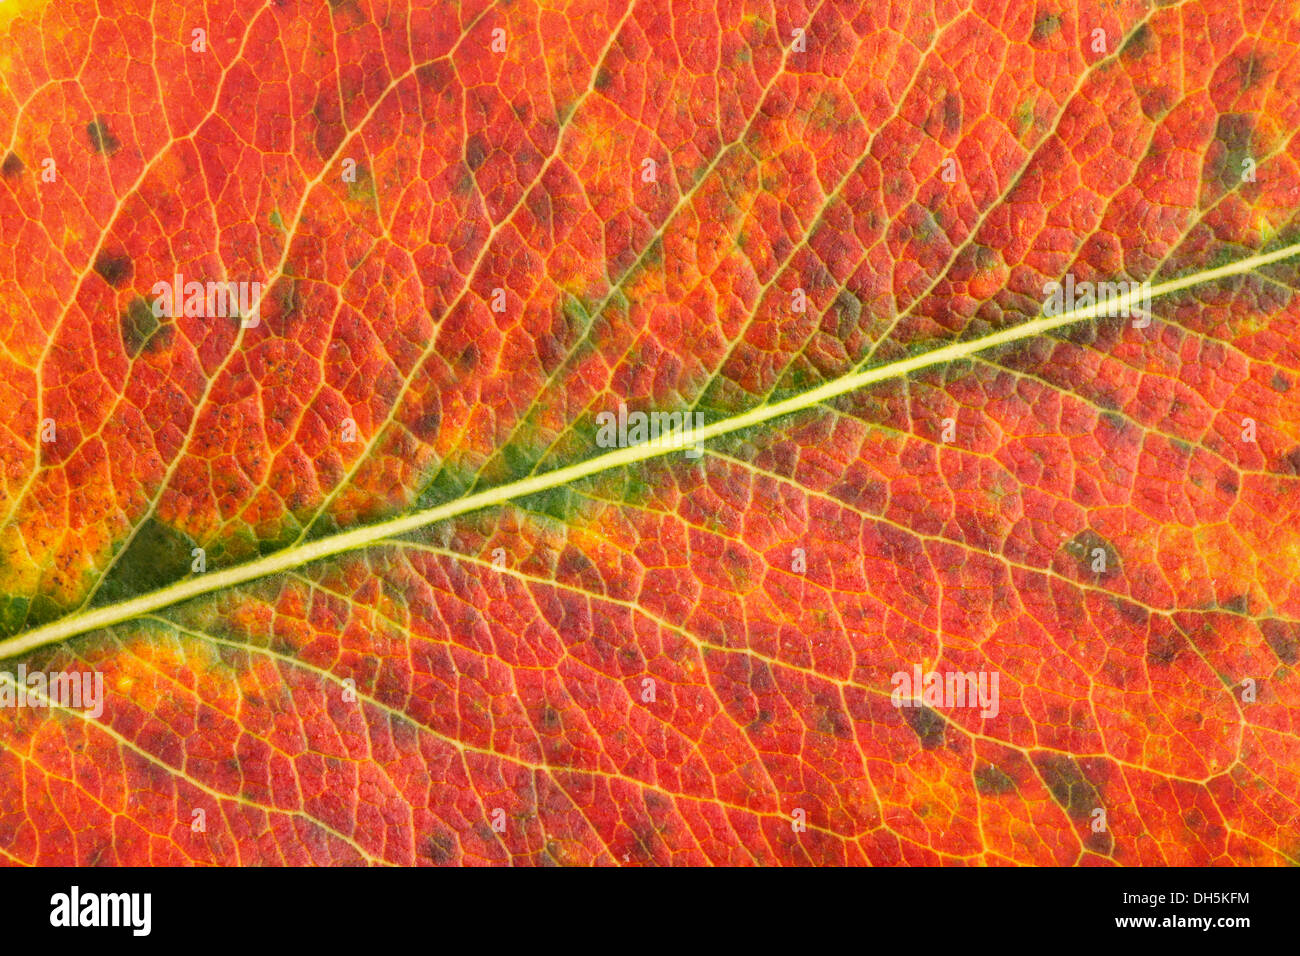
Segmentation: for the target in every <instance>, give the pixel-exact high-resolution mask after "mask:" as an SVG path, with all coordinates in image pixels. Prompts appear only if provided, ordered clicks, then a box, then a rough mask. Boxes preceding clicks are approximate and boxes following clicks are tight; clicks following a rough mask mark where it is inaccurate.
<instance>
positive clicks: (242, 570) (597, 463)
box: [0, 242, 1300, 658]
mask: <svg viewBox="0 0 1300 956" xmlns="http://www.w3.org/2000/svg"><path fill="white" fill-rule="evenodd" d="M1296 254H1300V242H1297V243H1294V244H1292V245H1289V246H1286V247H1285V248H1282V249H1278V250H1275V251H1274V252H1268V253H1261V254H1259V255H1255V256H1249V257H1247V258H1244V259H1238V260H1237V261H1235V262H1230V263H1228V264H1227V265H1224V266H1219V267H1217V268H1214V269H1206V270H1204V271H1202V272H1196V273H1193V274H1191V275H1187V276H1183V277H1182V278H1180V279H1173V280H1171V281H1169V282H1162V283H1160V284H1159V285H1156V286H1152V287H1151V290H1150V296H1151V298H1152V299H1155V298H1157V297H1159V296H1165V295H1169V294H1170V293H1173V292H1178V291H1180V290H1182V289H1188V288H1191V287H1192V286H1197V285H1202V284H1204V283H1207V282H1213V281H1215V280H1217V279H1224V278H1228V277H1231V276H1237V275H1243V274H1245V273H1248V272H1252V271H1254V270H1256V269H1260V268H1262V267H1264V266H1267V265H1270V264H1271V263H1274V262H1278V261H1281V260H1282V259H1287V258H1289V257H1291V256H1294V255H1296ZM1140 299H1141V292H1140V290H1139V289H1136V288H1135V289H1131V290H1130V291H1129V292H1127V293H1125V294H1124V295H1122V296H1120V297H1119V298H1118V299H1115V300H1111V301H1109V302H1107V303H1104V304H1100V303H1099V304H1094V305H1091V306H1089V307H1087V308H1083V309H1072V310H1070V311H1068V312H1063V313H1061V314H1060V315H1054V316H1041V317H1039V318H1037V319H1033V320H1031V321H1029V322H1025V323H1022V324H1020V325H1014V326H1011V327H1010V328H1006V329H1002V330H1000V331H997V332H991V333H989V334H988V335H984V336H981V337H980V338H977V339H971V340H969V341H966V342H954V343H953V344H951V345H945V346H943V347H942V348H937V349H932V350H930V351H928V352H922V353H921V354H919V355H914V356H912V357H910V358H906V359H900V360H898V361H896V362H890V363H888V364H886V365H881V366H878V367H876V368H872V369H867V370H866V371H862V372H855V373H853V374H850V375H845V376H842V377H841V378H837V379H835V380H834V381H831V382H826V383H824V384H822V385H819V386H817V387H816V388H813V389H809V390H808V391H806V392H802V393H800V394H799V395H795V396H793V397H791V398H787V399H784V400H783V401H780V402H776V403H775V404H772V405H763V406H760V407H758V408H753V409H750V410H749V411H747V412H742V413H741V414H739V415H733V416H731V417H730V418H724V419H722V420H720V421H716V422H713V423H712V424H709V425H705V426H704V427H703V428H697V429H695V431H694V433H693V434H691V435H689V436H686V437H689V441H690V444H694V443H695V442H701V441H708V440H710V439H713V438H718V437H720V436H722V435H726V434H729V433H731V432H734V431H739V430H740V429H743V428H751V427H753V426H754V425H759V424H762V423H763V422H767V421H771V420H772V419H774V418H780V417H781V416H783V415H789V414H792V413H794V412H798V411H803V410H804V409H807V408H811V407H812V406H814V405H818V404H820V403H822V402H825V401H828V400H829V399H832V398H835V397H836V396H839V395H843V394H845V393H846V392H851V391H854V390H856V389H859V388H862V387H864V386H866V385H872V384H874V383H876V382H880V381H884V380H886V379H890V378H897V377H898V376H900V375H906V374H907V373H909V372H914V371H917V370H918V369H923V368H929V367H930V366H932V365H940V364H943V363H944V362H955V361H958V360H960V359H963V358H967V357H969V356H971V355H973V354H975V353H976V352H982V351H984V350H985V349H990V348H995V347H997V346H999V345H1009V344H1011V343H1013V342H1019V341H1022V340H1024V339H1028V338H1032V337H1033V336H1035V335H1041V334H1042V333H1044V332H1050V331H1052V330H1053V329H1058V328H1061V327H1062V326H1065V325H1071V324H1073V323H1075V322H1082V321H1084V320H1086V319H1092V318H1097V317H1098V315H1099V313H1100V312H1101V311H1102V310H1103V309H1105V310H1108V311H1110V310H1113V311H1115V312H1122V311H1123V310H1125V309H1127V308H1128V307H1130V306H1132V305H1135V304H1137V303H1138V302H1139V301H1140ZM682 439H683V436H682V435H681V434H680V433H676V434H674V435H669V436H667V437H664V436H660V440H659V441H658V442H657V443H656V444H653V445H652V444H642V445H636V446H633V447H631V448H616V449H614V450H612V451H609V452H606V453H605V454H603V455H597V456H596V457H594V458H589V459H588V460H586V461H583V462H579V463H578V464H576V465H569V466H567V467H565V468H557V469H556V470H554V471H548V472H546V473H545V474H541V475H533V476H531V477H528V478H522V479H520V480H519V481H514V482H511V483H509V484H506V485H501V486H499V487H497V488H490V489H488V490H487V491H480V492H478V493H476V494H472V495H469V496H467V497H464V498H459V499H457V500H456V501H450V502H447V503H446V504H442V505H438V506H437V507H434V508H427V509H425V510H423V511H417V512H414V513H412V514H409V515H404V516H402V517H400V518H393V519H390V520H388V521H383V522H380V523H378V524H373V525H366V526H364V527H361V528H354V529H352V530H350V531H343V532H340V533H338V534H334V535H330V536H329V537H327V538H320V539H318V540H316V541H310V542H306V543H304V544H301V545H297V546H294V547H291V548H287V549H285V550H284V551H278V552H276V553H274V554H270V555H267V556H266V557H264V558H259V559H258V560H256V561H250V562H248V563H247V564H241V565H237V566H235V567H232V568H225V569H223V570H220V571H210V572H207V573H204V574H201V575H197V576H195V577H190V578H185V579H183V580H181V581H177V582H176V583H175V584H171V585H168V586H167V587H165V588H160V589H159V590H157V591H151V592H149V593H148V594H142V595H140V596H138V597H134V598H131V599H130V600H127V601H121V602H119V603H116V604H110V605H107V606H104V607H99V608H94V609H93V610H89V611H85V612H82V613H79V614H73V615H69V616H68V617H63V618H60V619H58V620H56V621H51V622H50V623H49V624H46V625H44V626H43V627H39V628H37V629H35V630H32V631H28V632H26V633H24V634H19V635H16V636H14V637H11V638H9V639H8V640H5V641H0V658H5V657H12V656H14V655H16V654H23V653H26V652H27V651H30V650H32V649H33V648H37V647H42V646H44V645H46V644H53V643H56V642H58V641H62V640H66V639H67V638H69V637H73V636H75V635H77V634H84V633H85V632H87V631H92V630H95V629H96V628H101V627H109V626H111V625H114V624H120V623H121V622H123V621H128V620H130V619H131V618H134V617H138V616H140V615H142V614H147V613H150V612H152V611H156V610H158V609H159V608H163V607H167V606H168V605H171V604H176V603H178V602H180V601H185V600H189V599H190V598H194V597H198V596H200V595H203V594H209V593H211V592H213V591H220V590H222V589H224V588H228V587H234V586H235V585H238V584H244V583H246V582H248V581H253V580H256V579H258V578H264V577H267V576H269V575H272V574H276V573H278V572H280V571H287V570H289V569H290V568H296V567H300V566H301V565H304V564H308V563H310V562H312V561H318V560H320V559H321V558H327V557H331V556H333V555H336V554H343V553H344V552H347V551H355V550H358V549H360V548H364V547H366V546H368V545H372V544H375V543H376V542H379V541H382V540H383V539H385V538H393V537H396V536H398V535H401V534H405V533H407V532H409V531H413V530H415V529H416V528H421V527H424V526H425V525H429V524H433V523H434V522H437V521H445V520H447V519H448V518H454V517H457V516H458V515H463V514H466V513H468V512H471V511H477V510H478V509H480V508H488V507H491V506H493V505H500V504H503V503H505V502H506V501H509V500H511V499H514V498H521V497H524V496H526V495H531V494H535V493H536V492H539V491H545V490H547V489H549V488H555V487H557V486H559V485H564V484H568V483H569V482H572V481H577V480H579V479H581V478H587V477H590V476H591V475H594V474H598V473H600V472H602V471H608V470H609V469H611V468H619V467H622V466H624V465H631V464H635V463H636V462H639V461H645V460H646V459H648V458H656V457H658V456H660V455H665V454H668V453H670V452H673V451H680V450H681V449H682V448H683V447H684V446H685V445H686V444H687V442H685V441H683V440H682Z"/></svg>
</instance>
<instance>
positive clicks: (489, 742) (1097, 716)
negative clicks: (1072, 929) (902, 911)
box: [0, 0, 1300, 865]
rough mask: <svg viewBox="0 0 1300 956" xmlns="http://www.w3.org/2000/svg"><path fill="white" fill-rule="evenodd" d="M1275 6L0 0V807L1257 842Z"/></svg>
mask: <svg viewBox="0 0 1300 956" xmlns="http://www.w3.org/2000/svg"><path fill="white" fill-rule="evenodd" d="M1298 28H1300V20H1297V16H1296V12H1295V11H1294V10H1293V9H1290V8H1289V7H1288V6H1287V5H1286V4H1273V5H1268V4H1264V5H1258V6H1257V7H1250V8H1249V9H1248V10H1247V9H1244V8H1241V7H1239V6H1232V5H1223V4H1219V3H1216V2H1213V0H1187V2H1184V3H1181V4H1177V5H1172V6H1165V7H1155V6H1148V5H1144V4H1135V3H1128V4H1120V5H1118V6H1116V5H1113V4H1099V3H1086V4H1081V5H1074V6H1069V7H1067V6H1065V5H1052V4H1050V3H1047V2H1041V3H1038V4H1037V5H1031V4H1021V3H1010V4H1004V5H997V4H984V5H982V6H975V7H961V6H958V5H952V4H925V3H917V4H911V5H901V6H893V7H881V6H879V5H874V4H857V3H818V4H815V5H801V4H794V5H789V4H784V3H783V4H777V5H771V4H753V5H729V6H725V7H720V6H717V5H706V4H703V3H699V2H695V0H691V2H682V3H676V4H669V3H664V2H653V0H638V2H636V3H612V4H606V3H585V4H584V3H578V4H571V5H568V6H567V7H566V8H565V9H564V11H563V12H560V11H557V10H555V9H552V8H549V7H540V6H537V5H534V4H532V3H530V2H526V0H519V2H515V3H512V4H508V5H496V4H489V3H477V4H436V5H427V4H425V5H418V6H415V7H405V6H402V5H400V4H399V5H397V6H393V5H383V6H381V5H373V4H369V3H367V2H365V0H338V2H331V4H329V5H316V4H307V3H295V2H293V0H288V2H284V3H276V4H269V5H259V4H247V3H236V4H233V5H228V4H218V5H213V6H211V7H209V8H206V9H199V8H195V7H192V6H184V5H179V6H178V5H167V4H161V5H159V4H143V3H139V2H135V0H120V2H118V0H112V2H109V3H107V4H104V3H98V4H96V3H79V4H78V3H72V4H54V3H52V2H48V0H22V2H19V3H16V4H10V5H6V6H5V7H3V8H0V33H2V34H3V40H2V41H0V78H2V80H3V83H2V84H0V132H2V133H3V135H4V139H5V141H6V142H7V143H8V144H9V146H8V149H7V152H6V154H5V156H4V159H3V165H2V167H0V181H2V182H3V186H4V188H3V190H0V218H2V219H3V236H4V240H5V247H6V250H7V254H6V255H5V256H3V257H0V289H2V290H3V292H2V293H0V301H3V303H4V305H5V308H6V314H5V317H4V324H3V331H4V348H3V349H2V350H0V388H2V389H3V391H2V392H0V395H3V399H4V402H5V405H6V407H7V408H8V409H9V411H10V414H9V421H8V427H7V428H6V429H5V430H3V431H0V461H2V463H3V484H2V485H0V506H2V507H3V516H0V521H3V525H2V526H0V527H2V530H0V572H2V573H0V594H3V604H0V628H2V629H3V633H5V634H6V635H8V636H7V637H6V638H5V639H4V640H3V641H2V642H0V648H2V649H3V653H4V655H5V656H6V658H8V659H7V660H6V663H5V667H6V668H7V670H6V671H5V672H4V673H3V674H0V704H3V705H4V706H3V708H0V709H2V710H3V713H0V744H2V745H3V746H2V747H0V801H2V804H0V849H2V850H3V852H4V855H5V856H6V858H8V859H10V860H13V861H17V862H22V863H37V864H58V863H77V864H87V863H136V864H140V863H153V864H173V863H188V862H200V863H209V862H215V863H227V864H233V863H240V864H253V863H263V864H265V863H355V862H379V863H396V864H414V863H507V862H513V863H557V862H558V863H614V864H619V863H755V862H757V863H807V862H818V863H854V864H856V863H868V862H869V863H875V864H914V863H990V864H1000V863H1033V864H1045V863H1087V864H1099V863H1116V864H1133V865H1144V864H1188V863H1190V864H1209V863H1240V864H1250V863H1266V864H1272V863H1283V862H1292V863H1294V862H1298V861H1300V808H1298V807H1297V798H1296V794H1297V793H1298V792H1300V734H1298V733H1297V730H1296V727H1297V720H1298V717H1300V713H1298V709H1300V678H1298V677H1297V674H1296V670H1295V665H1296V662H1297V656H1298V649H1300V589H1298V588H1297V585H1296V583H1295V582H1296V580H1297V572H1300V537H1297V533H1296V530H1295V528H1296V525H1297V521H1298V520H1300V494H1298V493H1297V490H1298V487H1300V478H1298V475H1300V424H1298V423H1300V407H1298V405H1297V402H1298V401H1300V398H1297V396H1300V388H1296V385H1297V381H1298V380H1300V351H1297V348H1296V345H1295V343H1296V342H1297V341H1300V303H1297V301H1296V297H1295V295H1294V289H1295V287H1296V285H1297V282H1300V274H1298V273H1297V267H1296V259H1295V258H1291V256H1292V254H1293V253H1295V252H1296V251H1297V243H1298V242H1300V219H1298V215H1297V213H1298V210H1300V166H1298V162H1300V146H1298V145H1297V141H1296V138H1295V135H1294V130H1296V129H1297V128H1300V69H1297V68H1296V56H1297V41H1296V37H1297V35H1300V34H1298V33H1297V29H1298ZM189 283H198V284H199V285H198V292H197V294H196V293H194V292H193V291H192V290H191V289H190V288H189ZM226 283H234V286H233V287H230V288H229V289H228V288H227V286H226V285H225V284H226ZM1052 283H1058V284H1059V286H1057V287H1053V286H1052V285H1051V284H1052ZM1103 283H1124V285H1123V286H1115V287H1114V288H1113V289H1112V290H1111V291H1113V292H1115V294H1116V295H1118V296H1119V298H1117V299H1115V298H1112V299H1109V300H1107V302H1108V305H1107V306H1106V308H1103V303H1102V302H1099V301H1095V299H1094V297H1093V296H1092V293H1093V292H1094V291H1095V292H1097V293H1100V292H1101V289H1102V285H1101V284H1103ZM1143 283H1146V284H1148V285H1141V284H1143ZM209 284H210V285H209ZM241 284H242V285H241ZM1130 284H1131V285H1130ZM1054 288H1055V289H1056V290H1057V291H1059V292H1060V295H1061V300H1060V301H1059V302H1053V301H1052V291H1051V290H1053V289H1054ZM228 291H229V292H230V293H231V295H230V296H228V297H227V296H225V295H224V293H226V292H228ZM218 292H219V293H222V294H223V295H220V296H219V295H217V293H218ZM1067 295H1068V301H1067V298H1066V297H1067ZM164 300H166V301H165V302H164ZM1045 300H1046V304H1045ZM1040 313H1045V314H1043V315H1040ZM620 406H621V409H620ZM646 413H658V414H675V415H677V416H678V417H677V418H676V419H673V420H672V421H673V422H675V423H678V424H679V425H680V424H681V423H689V424H691V425H694V423H695V422H696V420H697V419H696V417H695V416H697V415H698V416H700V417H701V420H702V421H703V422H704V423H705V424H704V431H703V432H699V431H696V432H694V433H692V434H683V433H682V432H680V431H678V432H677V433H676V434H675V435H674V436H673V438H674V440H676V444H673V443H672V442H669V443H665V442H663V441H660V440H656V441H655V442H647V443H642V444H637V441H638V438H645V437H648V436H646V435H638V433H637V427H638V424H639V423H641V422H642V421H643V419H642V418H640V417H639V416H643V415H645V414H646ZM683 414H686V415H689V417H687V418H682V417H681V416H682V415H683ZM656 421H657V422H659V421H660V420H656ZM664 421H666V420H664ZM667 427H670V426H667V425H665V428H667ZM697 442H698V447H696V445H697ZM611 446H612V447H611ZM51 673H54V674H60V675H78V676H79V677H80V676H84V677H85V678H86V683H85V684H79V685H78V689H79V690H84V691H85V694H86V699H84V700H81V701H79V702H72V701H70V699H69V698H68V696H67V695H68V694H69V693H70V690H71V685H70V684H68V683H66V682H62V681H58V682H50V683H47V684H46V686H45V687H43V688H42V687H40V686H39V685H38V684H33V683H32V681H33V680H34V679H35V677H36V675H46V674H51ZM930 675H935V676H934V677H931V676H930ZM964 675H970V683H969V686H968V685H967V684H966V683H965V677H964ZM96 679H102V685H97V684H96V683H95V680H96ZM918 679H919V686H913V685H914V684H917V683H918ZM936 679H937V680H938V681H939V686H937V687H936V685H935V684H934V680H936ZM101 687H102V693H100V692H98V691H99V688H101ZM956 691H961V692H962V696H961V698H960V699H958V697H957V696H956V693H955V692H956ZM966 691H969V692H970V695H971V696H972V697H973V698H976V699H969V700H968V699H966V696H967V694H966ZM931 692H935V693H936V696H934V697H931V696H930V694H931ZM6 701H7V702H6ZM20 704H21V706H19V705H20Z"/></svg>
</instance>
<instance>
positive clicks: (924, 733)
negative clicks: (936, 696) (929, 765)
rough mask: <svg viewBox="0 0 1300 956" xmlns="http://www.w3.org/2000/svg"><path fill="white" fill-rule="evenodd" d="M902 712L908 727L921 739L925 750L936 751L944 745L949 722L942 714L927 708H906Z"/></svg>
mask: <svg viewBox="0 0 1300 956" xmlns="http://www.w3.org/2000/svg"><path fill="white" fill-rule="evenodd" d="M902 711H903V719H904V720H906V721H907V726H909V727H911V728H912V732H913V733H915V734H916V736H918V737H920V738H921V747H922V748H923V749H925V750H934V749H935V748H936V747H939V746H941V745H942V744H943V738H944V729H945V727H946V725H947V721H945V720H944V719H943V716H942V715H941V714H939V713H938V712H936V711H934V710H931V709H930V708H929V707H925V706H921V707H904V708H902Z"/></svg>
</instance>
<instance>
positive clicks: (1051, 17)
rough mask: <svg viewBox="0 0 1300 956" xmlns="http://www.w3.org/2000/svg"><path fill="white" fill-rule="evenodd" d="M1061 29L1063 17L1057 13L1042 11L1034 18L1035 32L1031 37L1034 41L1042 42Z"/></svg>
mask: <svg viewBox="0 0 1300 956" xmlns="http://www.w3.org/2000/svg"><path fill="white" fill-rule="evenodd" d="M1059 29H1061V18H1060V17H1059V16H1057V15H1056V14H1055V13H1040V14H1039V15H1038V17H1037V19H1035V20H1034V32H1033V35H1032V36H1031V37H1030V40H1031V42H1033V43H1042V42H1043V41H1044V40H1046V39H1047V38H1048V37H1050V36H1052V35H1053V34H1055V33H1056V31H1057V30H1059Z"/></svg>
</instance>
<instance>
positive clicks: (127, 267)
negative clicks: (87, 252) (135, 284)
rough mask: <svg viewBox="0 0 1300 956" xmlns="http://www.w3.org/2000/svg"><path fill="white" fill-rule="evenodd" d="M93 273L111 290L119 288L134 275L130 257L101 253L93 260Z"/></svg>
mask: <svg viewBox="0 0 1300 956" xmlns="http://www.w3.org/2000/svg"><path fill="white" fill-rule="evenodd" d="M95 272H97V273H98V274H99V277H100V278H101V279H103V280H104V281H105V282H107V283H108V284H109V285H111V286H112V287H113V288H115V289H116V288H120V287H121V286H122V284H123V283H125V282H127V281H128V280H130V278H131V276H133V275H134V274H135V267H134V266H133V265H132V264H131V257H130V256H124V255H115V254H113V253H108V252H101V253H100V254H99V255H98V256H97V257H96V259H95Z"/></svg>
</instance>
